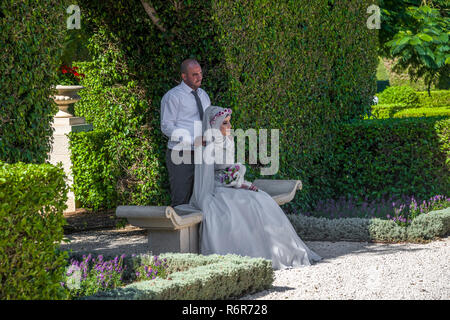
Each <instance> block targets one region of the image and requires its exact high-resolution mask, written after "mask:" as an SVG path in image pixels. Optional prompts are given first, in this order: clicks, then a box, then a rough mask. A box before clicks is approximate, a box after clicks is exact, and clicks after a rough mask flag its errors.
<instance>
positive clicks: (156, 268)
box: [136, 256, 168, 281]
mask: <svg viewBox="0 0 450 320" xmlns="http://www.w3.org/2000/svg"><path fill="white" fill-rule="evenodd" d="M167 267H168V266H167V259H163V260H162V261H161V260H159V258H158V256H154V257H153V261H151V262H150V263H145V264H143V265H140V266H139V267H137V268H136V280H137V281H144V280H153V279H155V278H156V277H160V278H163V279H165V278H166V277H167V271H166V270H167Z"/></svg>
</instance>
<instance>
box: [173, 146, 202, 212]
mask: <svg viewBox="0 0 450 320" xmlns="http://www.w3.org/2000/svg"><path fill="white" fill-rule="evenodd" d="M174 152H178V154H179V157H180V158H181V157H183V152H189V153H190V154H191V163H190V164H186V163H180V164H175V163H173V162H172V159H171V153H172V149H169V148H167V150H166V166H167V170H168V171H169V183H170V197H171V200H172V202H171V206H172V207H174V206H177V205H180V204H184V203H189V200H190V198H191V195H192V191H193V190H194V174H195V164H194V151H193V150H192V151H186V150H180V151H174Z"/></svg>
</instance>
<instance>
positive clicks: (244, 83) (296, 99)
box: [75, 0, 378, 206]
mask: <svg viewBox="0 0 450 320" xmlns="http://www.w3.org/2000/svg"><path fill="white" fill-rule="evenodd" d="M79 4H80V7H82V8H83V14H84V20H83V21H85V26H86V28H87V32H91V33H92V36H91V38H90V45H89V49H90V55H91V56H92V57H93V61H92V64H89V65H88V64H85V65H84V66H82V65H80V67H84V69H82V72H83V73H85V74H86V78H85V79H84V83H83V85H85V87H87V88H91V89H88V90H83V91H82V92H80V95H81V96H82V101H80V102H79V103H78V104H77V105H76V110H75V113H76V114H77V115H79V116H85V117H86V119H87V121H88V122H91V123H93V124H94V129H100V128H101V129H107V130H111V132H112V133H113V135H112V136H111V137H117V140H120V141H117V143H116V144H115V145H117V146H120V152H121V155H120V156H119V157H115V158H114V159H116V160H115V161H117V163H118V165H119V161H120V163H121V165H122V167H124V168H125V169H124V171H125V172H127V175H126V176H122V175H121V179H122V180H124V183H123V186H124V189H123V190H121V191H119V198H120V199H123V202H122V201H121V203H123V204H155V205H158V204H167V202H168V199H167V195H168V192H167V191H168V187H169V185H168V183H166V182H167V181H168V178H167V171H166V169H165V160H164V149H165V147H166V144H167V139H166V138H165V137H164V136H163V135H162V133H161V132H160V114H159V111H160V101H161V98H162V96H163V95H164V94H165V92H167V90H169V89H170V88H172V87H174V86H175V85H177V84H178V83H179V81H180V75H179V67H180V64H181V62H182V61H183V60H184V59H186V58H188V57H195V58H197V59H198V60H199V62H200V63H201V65H202V67H203V70H204V82H203V87H204V89H205V90H206V91H207V92H208V94H209V95H210V97H211V101H212V103H213V104H215V105H219V106H223V107H229V108H232V109H233V120H232V121H233V127H234V128H243V129H248V128H255V129H259V128H269V129H270V128H274V129H280V144H281V149H280V155H281V159H280V160H281V164H280V171H279V172H278V174H277V175H275V176H274V178H280V179H284V178H290V179H301V180H302V181H303V182H304V185H305V187H304V192H302V193H301V194H299V196H298V199H296V200H295V203H296V205H298V206H309V205H311V204H313V203H314V201H316V200H318V199H321V198H323V197H327V196H331V195H332V194H331V190H332V189H331V188H330V184H331V183H332V181H331V180H330V179H329V171H330V170H331V168H332V164H333V156H332V155H331V153H330V150H332V148H333V133H332V132H333V130H332V129H333V128H335V127H336V125H337V123H339V122H341V121H349V120H351V119H355V118H363V116H364V115H365V114H366V113H367V112H368V111H369V109H370V103H371V101H372V99H373V96H374V94H375V91H376V76H375V75H376V67H377V62H378V59H377V55H376V49H377V30H375V29H368V28H367V26H366V21H367V18H368V16H367V7H368V6H369V5H371V4H372V2H371V1H369V0H363V1H361V0H350V1H323V0H313V1H311V0H308V1H306V0H302V1H269V0H263V1H257V2H252V1H244V0H239V1H234V0H233V1H231V0H220V1H186V2H183V3H182V5H180V6H178V5H177V6H175V5H174V3H167V2H166V1H161V0H156V1H151V4H152V5H153V7H154V9H155V11H156V14H157V16H158V18H159V21H160V22H159V25H155V24H154V23H153V22H152V20H151V19H150V18H149V17H148V15H147V14H146V12H145V10H144V8H143V7H142V6H140V5H139V3H138V4H137V5H133V6H130V5H129V2H128V1H124V0H122V1H116V0H115V1H112V0H108V1H88V0H82V1H79ZM193 26H194V27H193ZM90 70H91V71H92V72H91V73H90V74H87V73H86V72H88V73H89V72H90ZM130 82H132V83H133V84H134V85H135V87H134V89H132V90H131V91H130V90H128V89H127V88H128V85H129V83H130ZM88 84H89V85H91V84H95V86H91V87H90V86H89V85H88ZM115 86H117V87H119V88H123V90H124V91H123V92H124V95H123V96H121V97H120V96H119V97H117V96H114V97H110V96H108V94H107V93H108V92H110V88H112V87H115ZM125 91H128V93H129V92H132V94H133V96H134V97H135V99H136V100H130V99H128V101H127V99H125V96H126V93H125ZM83 101H84V102H83ZM103 104H105V105H106V106H104V105H103ZM88 106H91V107H92V108H91V109H89V108H88ZM134 106H137V107H134ZM138 110H142V111H138ZM137 114H139V115H140V117H137ZM114 116H117V118H120V119H122V120H123V122H122V124H123V125H121V126H119V127H118V126H116V125H113V124H110V123H108V122H107V121H104V119H115V117H114ZM127 117H129V118H131V119H134V120H133V123H131V121H128V120H126V119H127ZM103 125H105V127H103ZM145 126H147V128H148V130H146V129H145ZM124 136H126V138H125V137H124ZM122 137H124V138H122ZM111 145H112V144H111ZM133 157H135V158H133ZM136 157H137V159H136ZM330 164H331V165H330ZM248 174H249V179H254V178H257V177H258V175H259V167H258V165H252V166H250V167H249V170H248ZM125 177H126V178H125ZM153 182H155V183H153ZM140 186H142V188H141V187H140ZM121 194H128V195H130V196H122V195H121ZM133 195H139V197H137V196H134V197H133ZM109 203H112V202H109ZM104 205H105V206H107V205H108V203H104Z"/></svg>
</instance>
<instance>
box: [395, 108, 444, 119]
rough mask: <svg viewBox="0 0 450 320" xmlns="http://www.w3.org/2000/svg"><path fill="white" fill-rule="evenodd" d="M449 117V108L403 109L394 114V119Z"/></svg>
mask: <svg viewBox="0 0 450 320" xmlns="http://www.w3.org/2000/svg"><path fill="white" fill-rule="evenodd" d="M434 116H450V106H448V107H436V108H432V107H430V108H413V109H403V110H400V111H398V112H397V113H395V114H394V118H406V117H434Z"/></svg>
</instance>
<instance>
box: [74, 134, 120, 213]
mask: <svg viewBox="0 0 450 320" xmlns="http://www.w3.org/2000/svg"><path fill="white" fill-rule="evenodd" d="M110 136H111V133H110V132H108V131H102V130H97V131H89V132H78V133H73V132H72V133H70V134H69V145H70V150H71V161H72V174H73V190H74V194H75V197H76V200H79V201H80V203H81V206H82V207H84V208H93V209H94V210H98V209H99V208H101V207H107V208H111V207H115V206H116V201H117V189H116V185H117V181H118V179H119V172H118V168H117V166H116V165H115V163H114V161H113V159H112V158H111V152H110V145H109V144H108V141H109V140H108V139H109V138H110Z"/></svg>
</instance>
